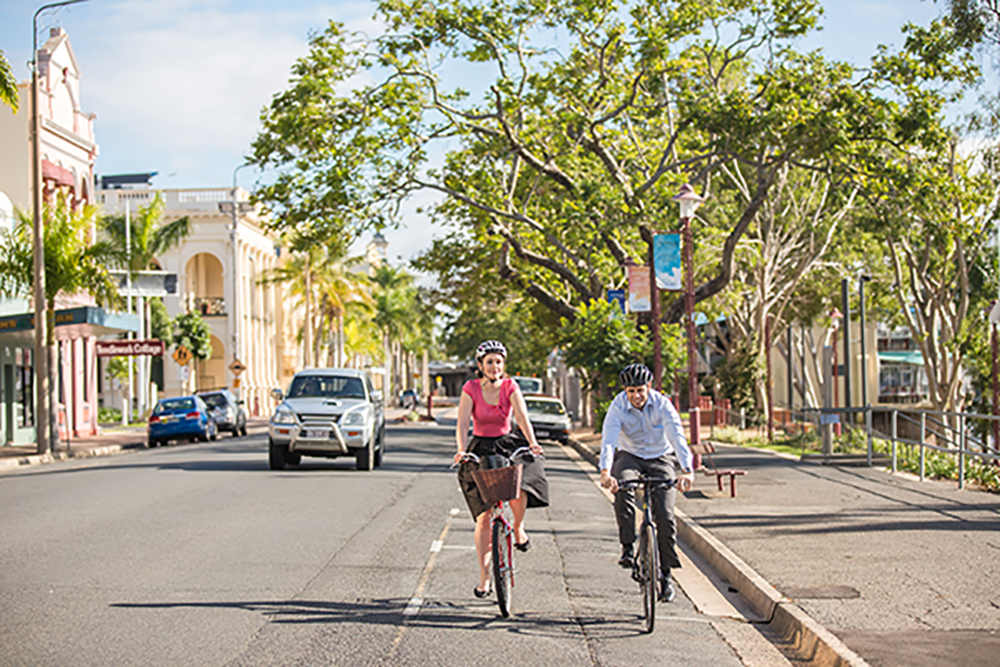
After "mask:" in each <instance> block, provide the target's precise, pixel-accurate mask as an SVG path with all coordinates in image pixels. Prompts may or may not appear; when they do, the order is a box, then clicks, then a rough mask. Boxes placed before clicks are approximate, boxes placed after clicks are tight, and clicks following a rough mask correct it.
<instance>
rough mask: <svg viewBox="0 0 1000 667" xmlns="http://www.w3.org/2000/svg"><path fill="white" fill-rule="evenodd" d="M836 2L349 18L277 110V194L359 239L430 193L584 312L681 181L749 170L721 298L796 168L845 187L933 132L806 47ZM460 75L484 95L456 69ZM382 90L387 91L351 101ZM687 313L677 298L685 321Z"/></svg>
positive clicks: (559, 310) (492, 254)
mask: <svg viewBox="0 0 1000 667" xmlns="http://www.w3.org/2000/svg"><path fill="white" fill-rule="evenodd" d="M818 11H819V8H818V3H816V2H814V1H810V0H799V1H795V2H787V1H785V0H774V1H771V2H758V3H747V2H735V1H733V2H721V3H715V2H713V3H709V2H691V3H681V4H677V3H668V2H660V1H654V2H642V3H639V2H617V3H605V4H602V5H596V4H593V3H581V2H570V1H568V0H567V1H557V2H553V3H543V4H535V3H530V4H526V3H521V2H516V1H510V2H508V1H505V0H497V1H496V2H493V3H491V4H489V5H486V6H483V5H481V4H480V3H468V2H462V1H460V0H453V1H451V2H444V3H436V4H435V5H433V6H429V5H427V4H426V3H418V2H409V1H404V0H395V1H393V2H389V1H386V2H383V3H381V4H380V5H379V14H380V17H381V18H382V19H383V20H384V22H385V24H386V25H387V26H388V32H387V34H385V35H383V36H381V37H379V38H377V39H371V40H366V39H364V38H362V37H361V36H359V35H352V34H348V33H346V32H345V31H344V30H343V29H342V27H340V26H338V25H336V24H331V25H330V26H329V27H328V29H327V30H326V31H325V32H324V33H322V34H319V35H316V36H315V37H314V38H313V40H312V43H311V52H310V54H309V55H308V56H306V57H305V58H302V59H300V60H299V61H298V63H296V66H295V68H294V69H293V78H292V80H291V82H290V85H289V89H288V90H287V91H285V92H283V93H281V94H279V95H277V96H276V97H275V98H274V100H273V102H272V104H271V105H270V106H269V108H268V109H267V110H265V112H264V114H263V118H262V123H263V128H262V130H261V132H260V134H259V136H258V137H257V139H256V141H255V142H254V150H253V158H252V159H253V161H254V162H255V163H256V164H258V165H259V166H261V167H265V168H273V169H275V170H276V171H277V173H278V178H277V180H276V183H275V185H274V186H271V187H268V188H264V189H263V190H261V191H260V192H259V193H258V196H259V197H260V198H261V199H262V200H264V201H265V202H267V203H268V204H269V205H270V206H271V207H272V208H274V209H275V210H276V211H277V212H278V216H277V219H278V221H279V224H283V225H289V224H296V222H297V221H299V220H305V219H309V217H310V213H311V212H318V213H319V214H320V218H321V219H322V220H324V221H327V222H329V224H331V225H332V227H331V228H332V229H338V230H339V229H342V228H343V226H344V225H350V224H351V221H352V220H362V221H366V222H367V221H368V220H371V219H373V218H375V219H377V220H379V221H380V222H385V221H386V220H391V219H392V215H393V211H394V210H395V207H396V206H398V203H399V202H400V200H402V199H405V198H406V197H407V196H408V195H409V194H411V193H412V192H414V191H416V190H421V189H422V190H430V191H433V192H437V193H440V194H441V195H442V200H441V203H440V204H439V205H438V206H437V207H436V208H435V213H436V215H437V216H438V218H439V219H447V220H450V221H452V222H454V223H455V224H456V225H458V226H460V227H461V228H462V229H463V230H465V231H466V232H467V237H468V239H469V241H470V243H472V244H473V247H474V248H475V249H477V251H478V254H479V256H480V257H483V258H489V261H491V262H492V264H493V269H494V275H495V276H496V277H498V278H499V279H501V280H504V281H508V282H510V283H511V284H512V285H513V286H515V287H516V288H517V289H518V290H519V291H520V292H521V293H522V294H523V295H526V296H528V297H529V298H531V299H533V300H536V301H538V302H539V303H541V304H542V305H543V306H544V307H546V308H547V309H549V310H550V311H552V313H554V315H555V316H556V317H565V318H567V319H569V320H572V319H574V318H575V317H577V308H578V307H579V306H580V305H582V304H586V303H589V302H590V301H591V300H595V299H602V298H604V291H605V289H606V288H607V287H608V286H610V285H612V284H615V283H617V282H618V281H619V277H620V275H621V267H622V265H624V264H625V263H626V262H627V260H629V259H630V258H633V259H634V258H641V257H645V256H647V249H648V248H647V247H646V244H648V243H650V242H651V231H652V230H653V229H657V228H662V227H663V217H664V213H663V212H664V211H672V210H675V205H674V204H672V202H671V201H670V197H671V196H672V195H673V194H675V193H676V191H677V187H678V186H679V185H680V184H681V183H683V182H685V181H691V182H694V183H697V184H699V186H700V188H701V190H702V192H703V193H707V192H710V191H711V190H712V188H713V183H714V181H713V179H714V177H715V175H716V174H717V173H718V172H719V170H720V169H722V168H724V167H728V168H730V169H733V168H735V165H740V167H741V168H742V169H743V170H744V171H745V177H744V180H745V182H746V185H747V188H748V192H749V196H748V197H746V198H744V199H743V200H741V201H739V202H731V203H732V205H731V206H730V207H729V208H723V207H717V206H716V203H715V202H714V201H710V202H709V204H708V205H707V206H706V207H704V208H703V213H702V216H701V218H700V219H699V220H698V221H696V226H695V233H696V235H701V234H702V232H703V230H704V229H705V228H706V227H713V228H714V229H715V230H719V231H721V232H722V234H723V235H722V238H723V242H722V243H721V244H720V245H719V248H718V251H717V254H716V255H715V256H714V257H712V258H710V260H709V261H707V262H706V263H705V264H704V269H703V270H702V272H701V273H700V274H699V276H698V283H697V288H696V300H697V301H699V302H701V301H704V300H707V299H709V298H711V297H713V296H715V295H717V294H719V293H720V292H721V291H722V290H723V289H725V287H726V286H727V285H728V284H729V281H730V280H731V277H732V273H733V268H734V261H735V256H736V253H737V245H738V242H739V240H740V239H741V238H742V236H743V234H744V233H745V232H746V230H747V229H748V228H749V227H750V225H751V223H752V222H753V221H754V219H755V218H756V216H757V213H758V211H759V210H760V207H761V206H762V205H763V203H764V201H765V200H766V198H767V195H768V192H769V190H770V189H771V187H772V186H773V185H774V183H775V182H776V180H777V179H778V177H779V175H780V173H781V171H782V170H783V169H785V168H787V167H788V166H789V165H795V166H798V167H803V168H809V169H813V170H817V171H820V172H824V173H829V174H831V176H832V175H834V174H836V173H838V170H839V171H840V172H842V171H843V170H845V169H846V168H847V167H848V166H849V164H850V162H851V160H852V159H853V155H854V154H855V152H856V151H858V150H859V146H863V145H867V144H871V143H881V142H884V141H889V140H891V141H895V142H907V141H910V140H911V139H912V135H914V134H915V133H918V132H919V131H920V129H921V127H920V126H919V125H918V126H916V127H911V126H908V125H905V124H900V123H898V122H897V121H898V117H897V114H896V111H895V107H894V106H893V104H892V103H891V102H890V101H889V100H888V99H887V98H886V97H885V96H884V95H883V88H884V87H885V86H886V81H884V80H876V78H875V77H863V76H861V77H859V76H856V72H855V70H854V69H853V68H852V67H850V66H847V65H845V64H842V63H836V62H829V61H827V60H825V59H824V58H822V57H821V56H820V55H819V54H816V53H811V54H799V53H796V52H795V51H794V50H793V49H792V48H791V41H792V40H793V39H795V38H797V37H799V36H801V35H803V34H805V33H807V32H808V31H810V30H811V29H813V28H814V26H815V23H816V18H817V15H818ZM552 44H558V45H559V46H558V49H556V48H552V47H551V45H552ZM458 69H462V71H464V72H470V71H471V72H475V76H476V80H477V81H482V82H484V83H483V85H482V86H481V87H480V88H479V89H477V90H473V91H468V90H464V89H463V88H461V87H458V86H453V85H452V84H451V82H449V81H446V80H445V79H444V78H443V77H442V75H441V72H448V71H455V70H458ZM364 78H368V79H371V78H374V79H375V82H374V83H372V84H370V85H366V86H362V87H356V88H354V89H353V90H349V89H348V86H347V85H346V83H347V82H351V81H357V80H361V79H364ZM442 153H443V154H444V157H443V159H441V160H440V164H438V163H436V162H433V161H432V156H437V155H440V154H442ZM435 159H436V158H435ZM737 203H738V205H737ZM359 211H364V212H365V215H363V216H359V215H358V212H359ZM670 217H672V216H670ZM324 224H325V223H324ZM682 314H683V304H682V302H681V301H680V300H676V301H674V302H673V303H671V304H669V305H668V307H667V308H666V309H665V316H664V317H665V320H666V321H672V322H678V321H680V319H681V316H682Z"/></svg>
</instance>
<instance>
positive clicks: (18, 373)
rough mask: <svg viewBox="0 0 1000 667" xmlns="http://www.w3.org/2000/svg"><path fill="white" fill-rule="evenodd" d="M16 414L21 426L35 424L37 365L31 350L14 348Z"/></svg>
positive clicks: (16, 421) (15, 417) (16, 420)
mask: <svg viewBox="0 0 1000 667" xmlns="http://www.w3.org/2000/svg"><path fill="white" fill-rule="evenodd" d="M14 410H15V412H16V414H15V415H14V420H15V423H16V424H17V425H18V426H19V427H22V428H23V427H26V426H34V425H35V367H34V366H33V365H32V363H31V350H29V349H26V348H23V347H18V348H14Z"/></svg>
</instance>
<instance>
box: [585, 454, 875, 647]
mask: <svg viewBox="0 0 1000 667" xmlns="http://www.w3.org/2000/svg"><path fill="white" fill-rule="evenodd" d="M569 444H570V446H572V447H573V449H575V450H576V451H577V452H578V453H579V454H580V456H582V457H583V458H584V459H585V460H587V461H588V462H590V463H591V464H592V465H594V466H595V467H596V466H597V465H598V455H597V454H596V453H595V452H594V451H593V450H591V449H590V448H589V447H587V446H586V445H584V444H582V443H581V442H579V441H578V440H577V439H576V438H573V437H570V439H569ZM675 515H676V516H677V534H678V536H679V537H680V539H682V540H684V542H685V543H687V544H688V545H690V546H691V548H692V549H694V550H695V552H696V553H697V554H698V555H699V556H701V557H702V558H704V559H705V561H706V562H707V563H709V564H710V565H711V566H712V567H713V568H714V569H715V571H716V572H718V573H719V575H720V576H722V577H723V578H724V579H726V580H727V581H728V582H729V583H730V584H732V586H733V587H734V588H735V589H737V590H738V591H739V593H740V595H742V596H743V598H744V599H745V600H746V601H747V603H749V604H750V606H751V608H753V610H754V612H755V613H757V614H759V615H760V616H761V617H762V618H766V619H768V624H769V625H770V626H771V627H772V628H773V629H774V630H776V631H777V632H778V633H779V635H780V636H781V637H782V639H783V640H784V641H786V642H788V643H789V645H790V646H791V648H792V649H793V650H794V651H795V653H796V654H798V655H799V656H801V659H803V660H806V661H808V662H809V664H812V665H823V666H826V665H830V666H836V667H844V666H847V665H849V666H851V667H868V663H867V662H865V660H864V659H863V658H862V657H861V656H859V655H858V654H857V653H855V652H854V651H852V650H851V649H850V648H848V647H847V645H846V644H844V642H842V641H840V639H838V638H837V637H836V636H835V635H834V634H833V633H832V632H830V631H829V630H827V629H826V628H824V627H823V626H821V625H820V624H819V623H817V622H816V621H815V620H814V619H813V618H812V617H811V616H809V614H807V613H806V612H805V611H803V610H802V609H801V608H800V607H799V606H798V605H796V604H795V603H794V602H792V601H791V600H789V599H788V598H786V597H785V596H784V595H782V594H781V593H780V592H779V591H778V590H777V589H776V588H775V587H774V586H772V585H771V584H770V583H768V582H767V580H765V579H764V578H763V577H762V576H760V575H759V574H757V572H755V571H754V569H753V568H751V567H750V566H749V565H747V564H746V562H744V561H743V559H742V558H740V557H739V556H737V555H736V554H734V553H733V552H732V551H731V550H730V549H729V547H727V546H726V545H724V544H723V543H722V542H720V541H719V540H718V539H717V538H716V537H715V536H713V535H712V534H711V533H709V532H708V531H707V530H705V529H704V528H702V527H701V526H699V525H698V524H697V523H696V522H695V521H694V520H693V519H692V518H691V517H689V516H687V515H686V514H684V512H682V511H681V510H679V509H678V510H676V511H675Z"/></svg>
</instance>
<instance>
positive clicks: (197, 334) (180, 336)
mask: <svg viewBox="0 0 1000 667" xmlns="http://www.w3.org/2000/svg"><path fill="white" fill-rule="evenodd" d="M173 328H174V349H176V348H178V347H180V346H182V345H183V346H184V347H186V348H187V349H188V351H189V352H191V354H192V355H193V356H194V358H195V359H202V360H204V359H208V358H210V357H211V356H212V330H211V329H210V328H209V327H208V325H207V324H206V323H205V320H203V319H202V318H201V315H199V314H198V313H196V312H190V313H185V314H183V315H178V316H177V317H176V318H174V326H173Z"/></svg>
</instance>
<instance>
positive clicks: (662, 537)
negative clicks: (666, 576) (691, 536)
mask: <svg viewBox="0 0 1000 667" xmlns="http://www.w3.org/2000/svg"><path fill="white" fill-rule="evenodd" d="M643 473H645V474H646V475H648V476H649V477H662V478H665V479H675V478H676V473H675V471H674V461H673V457H672V456H661V457H660V458H657V459H641V458H639V457H638V456H635V455H634V454H629V453H628V452H623V451H619V452H616V453H615V460H614V463H612V464H611V476H612V477H614V478H615V479H619V480H622V481H627V480H630V479H638V477H639V476H640V474H643ZM676 499H677V491H676V489H675V488H674V487H670V488H669V489H664V488H662V487H661V488H658V489H657V488H654V489H653V491H652V493H651V494H650V499H649V506H650V509H652V510H653V523H655V524H656V539H657V541H658V542H659V547H660V569H661V570H663V571H664V572H666V571H667V570H668V569H670V568H677V567H680V566H681V562H680V561H679V560H678V559H677V552H676V551H675V550H674V543H675V538H676V534H677V526H676V524H675V522H674V502H675V501H676ZM637 509H638V508H637V507H636V504H635V490H633V489H628V490H621V491H619V492H618V493H616V494H615V518H616V519H617V520H618V540H619V541H620V542H621V543H622V544H623V545H626V544H633V543H634V542H635V517H636V510H637Z"/></svg>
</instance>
